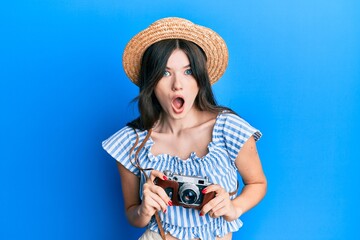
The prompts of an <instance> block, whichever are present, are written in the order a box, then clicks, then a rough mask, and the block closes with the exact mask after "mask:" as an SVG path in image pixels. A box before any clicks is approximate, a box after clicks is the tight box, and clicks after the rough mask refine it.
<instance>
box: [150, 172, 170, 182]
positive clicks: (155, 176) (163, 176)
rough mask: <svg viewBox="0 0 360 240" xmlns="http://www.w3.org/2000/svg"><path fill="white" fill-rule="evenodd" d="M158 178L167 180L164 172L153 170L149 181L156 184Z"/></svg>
mask: <svg viewBox="0 0 360 240" xmlns="http://www.w3.org/2000/svg"><path fill="white" fill-rule="evenodd" d="M157 177H158V178H160V179H163V180H167V177H166V175H165V174H164V173H163V172H160V171H158V170H152V171H151V173H150V178H149V179H148V181H151V182H154V180H155V178H157Z"/></svg>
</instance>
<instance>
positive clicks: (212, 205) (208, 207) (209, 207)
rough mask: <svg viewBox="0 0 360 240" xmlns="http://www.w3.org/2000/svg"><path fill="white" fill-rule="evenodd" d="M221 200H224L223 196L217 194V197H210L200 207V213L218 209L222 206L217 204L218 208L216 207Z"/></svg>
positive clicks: (203, 213)
mask: <svg viewBox="0 0 360 240" xmlns="http://www.w3.org/2000/svg"><path fill="white" fill-rule="evenodd" d="M223 201H224V198H223V197H222V196H217V197H215V198H213V199H211V200H210V201H209V202H208V203H206V204H205V205H204V206H203V208H202V209H201V213H202V215H205V214H206V213H208V212H210V211H211V210H214V209H219V208H220V207H222V206H219V207H218V208H216V206H217V205H219V204H221V203H222V202H223Z"/></svg>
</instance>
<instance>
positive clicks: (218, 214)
mask: <svg viewBox="0 0 360 240" xmlns="http://www.w3.org/2000/svg"><path fill="white" fill-rule="evenodd" d="M225 213H226V207H225V206H223V207H221V208H219V209H217V210H214V209H212V210H211V211H210V212H209V216H210V217H212V218H218V217H221V216H223V215H225Z"/></svg>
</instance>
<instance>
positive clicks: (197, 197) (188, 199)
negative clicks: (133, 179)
mask: <svg viewBox="0 0 360 240" xmlns="http://www.w3.org/2000/svg"><path fill="white" fill-rule="evenodd" d="M164 174H165V176H166V177H167V180H162V179H160V178H156V179H155V181H154V182H155V184H156V185H158V186H160V187H162V188H163V189H164V190H165V192H166V194H167V195H168V196H169V198H170V199H171V201H172V203H173V205H174V206H183V207H186V208H194V209H197V210H201V208H202V207H203V206H204V205H205V204H206V203H208V202H209V201H210V200H211V199H213V198H214V197H215V192H209V193H207V194H204V193H203V192H202V190H203V189H204V188H206V187H207V186H209V185H211V184H212V183H210V182H209V181H208V178H207V177H204V178H203V177H193V176H184V175H178V174H174V173H172V172H171V171H164Z"/></svg>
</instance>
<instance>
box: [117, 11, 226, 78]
mask: <svg viewBox="0 0 360 240" xmlns="http://www.w3.org/2000/svg"><path fill="white" fill-rule="evenodd" d="M165 39H184V40H187V41H191V42H194V43H195V44H197V45H198V46H199V47H200V48H202V50H203V51H204V52H205V54H206V57H207V68H208V73H209V77H210V83H211V84H213V83H215V82H216V81H218V80H219V78H220V77H221V76H222V75H223V74H224V72H225V70H226V67H227V64H228V50H227V47H226V44H225V41H224V40H223V39H222V38H221V37H220V36H219V35H218V34H217V33H216V32H214V31H213V30H211V29H210V28H206V27H203V26H200V25H197V24H194V23H193V22H191V21H189V20H187V19H184V18H179V17H167V18H162V19H159V20H157V21H155V22H154V23H152V24H151V25H150V26H149V27H148V28H146V29H144V30H143V31H141V32H139V33H138V34H136V35H135V36H134V37H133V38H132V39H131V40H130V41H129V43H128V44H127V45H126V47H125V50H124V55H123V67H124V70H125V73H126V75H127V76H128V77H129V78H130V80H131V81H132V82H133V83H135V84H136V85H138V76H139V72H140V67H141V66H140V65H141V59H142V56H143V54H144V52H145V51H146V49H147V48H148V47H149V46H151V45H152V44H154V43H156V42H159V41H161V40H165Z"/></svg>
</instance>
